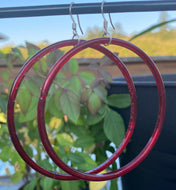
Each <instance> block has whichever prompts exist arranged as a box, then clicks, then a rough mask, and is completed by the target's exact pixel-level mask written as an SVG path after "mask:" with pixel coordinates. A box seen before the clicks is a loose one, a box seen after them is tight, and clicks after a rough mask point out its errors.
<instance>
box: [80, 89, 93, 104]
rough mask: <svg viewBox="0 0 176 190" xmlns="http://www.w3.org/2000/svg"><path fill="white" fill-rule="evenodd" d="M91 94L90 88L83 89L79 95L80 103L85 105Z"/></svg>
mask: <svg viewBox="0 0 176 190" xmlns="http://www.w3.org/2000/svg"><path fill="white" fill-rule="evenodd" d="M91 93H92V89H90V88H85V89H84V90H83V92H82V94H81V102H82V103H85V102H87V101H88V99H89V97H90V95H91Z"/></svg>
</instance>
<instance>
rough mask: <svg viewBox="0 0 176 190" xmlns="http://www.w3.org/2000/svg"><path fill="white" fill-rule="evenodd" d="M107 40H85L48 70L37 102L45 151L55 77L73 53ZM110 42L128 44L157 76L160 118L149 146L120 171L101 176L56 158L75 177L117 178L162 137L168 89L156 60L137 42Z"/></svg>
mask: <svg viewBox="0 0 176 190" xmlns="http://www.w3.org/2000/svg"><path fill="white" fill-rule="evenodd" d="M108 41H109V38H99V39H93V40H90V41H86V42H83V43H81V44H80V45H79V46H76V47H75V48H73V49H71V50H70V51H68V52H67V53H66V54H65V55H64V56H62V57H61V58H60V59H59V60H58V61H57V62H56V63H55V65H54V66H53V67H52V68H51V70H50V72H49V74H48V76H47V78H46V80H45V82H44V85H43V87H42V90H41V95H40V100H39V104H38V115H37V118H38V127H39V133H40V136H41V137H42V139H43V138H45V140H43V144H44V146H45V148H46V151H47V152H48V153H49V152H50V148H51V147H50V146H49V141H48V142H47V140H46V139H48V138H47V134H46V129H45V127H44V126H45V114H44V108H45V102H46V97H47V94H48V91H49V88H50V86H51V84H52V82H53V80H54V78H55V77H56V75H57V73H58V72H59V71H60V69H61V68H62V67H63V66H64V64H65V63H66V62H67V61H68V60H69V59H70V58H71V57H72V56H73V55H75V54H76V53H78V52H80V51H82V50H83V49H86V48H88V47H92V45H94V46H97V45H100V44H107V43H108ZM111 44H114V45H118V46H121V47H125V48H127V49H129V50H131V51H133V52H134V53H136V54H137V55H138V56H139V57H141V59H142V60H143V61H144V62H145V63H146V64H147V66H148V67H149V69H150V70H151V72H152V74H153V76H154V79H155V81H156V84H157V89H158V94H159V112H158V118H157V122H156V125H155V129H154V131H153V134H152V136H151V138H150V139H149V141H148V143H147V144H146V146H145V147H144V149H143V150H142V151H141V152H140V153H139V155H138V156H137V157H135V158H134V159H133V160H132V161H131V162H130V163H128V164H127V165H125V166H123V167H122V168H120V169H119V170H116V171H113V172H110V173H106V174H101V175H97V174H90V173H83V172H79V171H76V170H74V169H73V168H71V167H69V166H67V165H66V164H65V163H64V162H62V161H61V160H60V159H56V160H55V161H56V162H57V164H58V165H59V167H60V168H61V169H63V170H64V171H66V172H67V173H69V174H70V175H73V176H75V177H78V178H80V179H84V180H89V181H102V180H110V179H114V178H117V177H119V176H122V175H124V174H126V173H127V172H129V171H131V170H132V169H134V168H135V167H136V166H137V165H139V164H140V163H141V162H142V161H143V160H144V159H145V157H146V156H147V155H148V154H149V152H150V151H151V149H152V148H153V146H154V144H155V143H156V141H157V139H158V137H159V134H160V132H161V129H162V125H163V122H164V116H165V107H166V100H165V88H164V84H163V81H162V78H161V75H160V73H159V71H158V69H157V67H156V66H155V64H154V62H153V61H152V60H151V59H150V58H149V57H148V56H147V55H146V54H145V53H144V52H143V51H142V50H141V49H140V48H138V47H137V46H135V45H133V44H131V43H129V42H127V41H124V40H120V39H114V38H113V39H112V41H111ZM116 59H117V58H116ZM125 77H126V76H125ZM130 88H131V86H130ZM130 88H129V91H130V92H131V89H130ZM131 95H132V94H131ZM133 103H134V102H133V101H132V106H133ZM44 129H45V130H44ZM51 156H52V158H55V154H54V157H53V155H52V154H51Z"/></svg>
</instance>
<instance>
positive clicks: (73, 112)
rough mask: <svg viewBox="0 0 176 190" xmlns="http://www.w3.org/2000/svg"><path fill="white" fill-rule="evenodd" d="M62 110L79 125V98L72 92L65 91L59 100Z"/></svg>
mask: <svg viewBox="0 0 176 190" xmlns="http://www.w3.org/2000/svg"><path fill="white" fill-rule="evenodd" d="M59 102H60V106H61V110H62V111H63V113H64V114H65V115H67V117H68V118H69V119H70V120H71V121H73V122H74V123H77V121H78V118H79V115H80V102H79V97H78V96H77V95H76V94H75V93H74V92H72V91H70V90H65V89H64V90H63V91H62V93H61V96H60V99H59Z"/></svg>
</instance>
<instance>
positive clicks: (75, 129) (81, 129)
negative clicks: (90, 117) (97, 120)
mask: <svg viewBox="0 0 176 190" xmlns="http://www.w3.org/2000/svg"><path fill="white" fill-rule="evenodd" d="M69 129H70V131H71V132H72V133H74V135H76V136H77V137H81V136H85V135H87V133H88V132H89V131H88V129H86V128H85V126H75V125H70V126H69Z"/></svg>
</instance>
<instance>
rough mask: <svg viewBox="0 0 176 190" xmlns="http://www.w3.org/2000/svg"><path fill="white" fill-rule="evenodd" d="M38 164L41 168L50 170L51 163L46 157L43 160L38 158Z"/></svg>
mask: <svg viewBox="0 0 176 190" xmlns="http://www.w3.org/2000/svg"><path fill="white" fill-rule="evenodd" d="M39 165H40V166H41V167H43V168H46V169H47V170H52V169H53V166H52V164H51V163H50V162H49V160H48V159H44V160H40V161H39Z"/></svg>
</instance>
